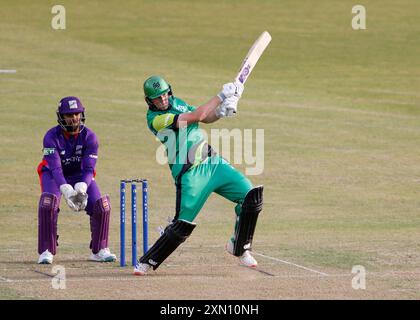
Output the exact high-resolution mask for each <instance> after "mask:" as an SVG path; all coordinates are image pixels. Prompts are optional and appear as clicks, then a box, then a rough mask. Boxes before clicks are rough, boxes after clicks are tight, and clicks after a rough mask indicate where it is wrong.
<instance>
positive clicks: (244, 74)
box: [235, 31, 271, 84]
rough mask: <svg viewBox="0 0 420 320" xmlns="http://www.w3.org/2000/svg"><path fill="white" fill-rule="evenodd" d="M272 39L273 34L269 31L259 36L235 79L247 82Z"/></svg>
mask: <svg viewBox="0 0 420 320" xmlns="http://www.w3.org/2000/svg"><path fill="white" fill-rule="evenodd" d="M270 41H271V35H270V34H269V33H268V32H267V31H264V32H263V33H262V34H261V35H260V36H259V37H258V39H257V40H256V41H255V42H254V44H253V45H252V47H251V49H249V51H248V53H247V55H246V56H245V59H244V60H243V62H242V65H241V67H240V69H239V72H238V74H237V76H236V78H235V81H239V82H241V83H242V84H244V83H245V82H246V80H247V79H248V77H249V75H250V74H251V72H252V70H253V69H254V67H255V65H256V64H257V62H258V59H259V58H260V57H261V55H262V54H263V52H264V50H265V49H266V48H267V46H268V44H269V43H270Z"/></svg>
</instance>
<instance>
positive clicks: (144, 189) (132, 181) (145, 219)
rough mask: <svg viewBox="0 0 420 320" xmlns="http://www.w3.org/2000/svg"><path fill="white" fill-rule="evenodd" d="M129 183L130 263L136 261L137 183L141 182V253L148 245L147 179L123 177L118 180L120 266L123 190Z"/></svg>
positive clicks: (123, 234)
mask: <svg viewBox="0 0 420 320" xmlns="http://www.w3.org/2000/svg"><path fill="white" fill-rule="evenodd" d="M127 183H128V184H131V264H132V265H133V266H134V265H135V264H136V262H137V183H141V184H142V199H143V200H142V204H143V254H145V253H146V252H147V250H148V248H149V245H148V238H149V235H148V233H149V232H148V229H149V222H148V219H149V217H148V183H147V179H124V180H120V266H121V267H125V266H126V263H125V209H126V207H125V202H126V201H125V198H126V197H125V191H126V184H127Z"/></svg>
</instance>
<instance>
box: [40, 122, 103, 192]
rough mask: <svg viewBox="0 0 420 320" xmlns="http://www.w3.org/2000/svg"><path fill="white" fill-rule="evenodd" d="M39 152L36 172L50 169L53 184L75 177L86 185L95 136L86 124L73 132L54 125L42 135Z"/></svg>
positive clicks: (95, 146)
mask: <svg viewBox="0 0 420 320" xmlns="http://www.w3.org/2000/svg"><path fill="white" fill-rule="evenodd" d="M43 154H44V157H43V159H42V162H41V163H40V165H39V167H38V173H39V174H40V175H41V174H42V172H46V171H50V172H51V174H52V176H53V177H54V180H55V182H56V183H57V186H61V185H62V184H65V183H69V182H67V179H71V180H73V179H74V178H76V177H79V179H78V181H83V182H85V183H86V184H87V185H88V186H89V185H90V183H91V181H92V178H93V177H94V176H95V166H96V160H97V158H98V139H97V137H96V135H95V133H94V132H93V131H92V130H90V129H89V128H87V127H86V126H85V127H84V129H83V130H82V131H81V132H80V133H78V134H77V135H70V134H68V133H66V132H64V131H63V129H62V128H61V127H60V126H56V127H53V128H51V129H50V130H48V131H47V133H46V134H45V136H44V142H43Z"/></svg>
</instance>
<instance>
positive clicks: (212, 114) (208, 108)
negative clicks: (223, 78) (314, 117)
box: [197, 96, 221, 123]
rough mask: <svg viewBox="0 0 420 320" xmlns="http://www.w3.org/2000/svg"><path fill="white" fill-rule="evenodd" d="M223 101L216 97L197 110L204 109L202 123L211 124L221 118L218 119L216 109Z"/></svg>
mask: <svg viewBox="0 0 420 320" xmlns="http://www.w3.org/2000/svg"><path fill="white" fill-rule="evenodd" d="M220 103H221V101H220V99H219V97H218V96H214V97H213V98H211V99H210V101H208V102H207V103H205V104H203V105H202V106H200V107H198V109H197V110H200V109H203V113H202V114H201V118H200V122H204V123H211V122H214V121H216V120H218V119H219V118H217V117H216V108H217V107H218V106H219V105H220Z"/></svg>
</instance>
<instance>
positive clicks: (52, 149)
mask: <svg viewBox="0 0 420 320" xmlns="http://www.w3.org/2000/svg"><path fill="white" fill-rule="evenodd" d="M42 151H43V153H44V156H48V155H50V154H54V152H55V148H44V149H43V150H42Z"/></svg>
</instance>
